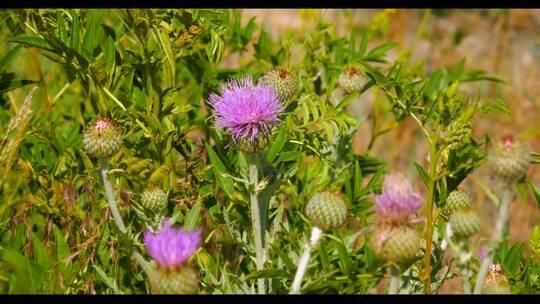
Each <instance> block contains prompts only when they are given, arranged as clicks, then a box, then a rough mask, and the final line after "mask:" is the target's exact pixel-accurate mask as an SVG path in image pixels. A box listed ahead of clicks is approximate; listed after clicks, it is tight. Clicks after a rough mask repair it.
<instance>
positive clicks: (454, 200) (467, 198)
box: [443, 187, 472, 216]
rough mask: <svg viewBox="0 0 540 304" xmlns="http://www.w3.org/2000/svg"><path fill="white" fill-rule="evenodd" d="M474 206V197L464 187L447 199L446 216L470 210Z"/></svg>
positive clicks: (451, 193) (453, 192)
mask: <svg viewBox="0 0 540 304" xmlns="http://www.w3.org/2000/svg"><path fill="white" fill-rule="evenodd" d="M471 206H472V197H471V195H470V194H469V192H467V190H465V189H464V188H462V187H459V188H458V189H456V190H454V191H452V192H450V194H449V195H448V197H447V198H446V205H445V206H444V211H443V212H444V214H445V215H447V216H449V215H450V214H452V213H454V212H456V211H457V210H459V209H462V208H469V207H471Z"/></svg>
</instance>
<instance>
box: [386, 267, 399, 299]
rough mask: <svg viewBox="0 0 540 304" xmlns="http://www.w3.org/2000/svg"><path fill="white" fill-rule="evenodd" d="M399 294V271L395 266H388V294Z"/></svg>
mask: <svg viewBox="0 0 540 304" xmlns="http://www.w3.org/2000/svg"><path fill="white" fill-rule="evenodd" d="M398 293H399V270H398V268H397V267H396V266H394V265H392V266H390V285H389V287H388V294H398Z"/></svg>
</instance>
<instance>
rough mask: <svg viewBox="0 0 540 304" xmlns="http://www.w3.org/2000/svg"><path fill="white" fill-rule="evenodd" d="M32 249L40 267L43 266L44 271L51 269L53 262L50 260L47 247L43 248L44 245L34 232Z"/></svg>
mask: <svg viewBox="0 0 540 304" xmlns="http://www.w3.org/2000/svg"><path fill="white" fill-rule="evenodd" d="M32 247H33V250H34V255H35V257H36V261H37V263H38V265H39V266H41V267H42V268H43V269H46V270H48V269H50V268H51V265H52V261H51V260H50V258H49V254H48V252H47V249H46V248H45V246H43V243H42V242H41V240H40V239H39V237H37V235H36V234H35V233H34V232H32Z"/></svg>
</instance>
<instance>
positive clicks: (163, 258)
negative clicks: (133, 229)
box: [144, 219, 202, 268]
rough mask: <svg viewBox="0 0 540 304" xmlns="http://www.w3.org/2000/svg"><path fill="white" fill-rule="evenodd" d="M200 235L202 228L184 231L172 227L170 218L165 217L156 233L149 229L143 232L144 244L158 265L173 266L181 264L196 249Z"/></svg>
mask: <svg viewBox="0 0 540 304" xmlns="http://www.w3.org/2000/svg"><path fill="white" fill-rule="evenodd" d="M201 237H202V229H198V230H194V231H185V230H184V229H182V228H174V227H173V226H172V225H171V220H170V219H166V220H165V221H164V222H163V224H161V229H160V231H159V232H158V233H157V234H156V233H154V232H152V231H151V230H146V231H145V232H144V244H145V245H146V250H147V251H148V254H149V255H150V256H151V257H152V259H153V260H154V261H156V263H157V264H158V266H160V267H164V268H175V267H179V266H182V264H184V262H186V261H187V260H188V259H189V258H190V257H191V256H192V255H193V254H194V253H195V251H197V249H198V248H199V246H200V244H201Z"/></svg>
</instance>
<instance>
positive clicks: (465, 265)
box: [444, 223, 471, 294]
mask: <svg viewBox="0 0 540 304" xmlns="http://www.w3.org/2000/svg"><path fill="white" fill-rule="evenodd" d="M452 234H453V232H452V227H451V225H450V223H447V224H446V233H445V235H444V241H445V242H446V243H447V245H448V246H449V247H450V248H451V249H452V251H454V253H456V255H458V262H457V267H458V270H459V275H460V276H461V283H462V287H463V293H464V294H471V282H470V281H469V280H470V270H469V259H470V257H471V254H470V252H468V250H467V249H466V248H467V242H466V241H465V240H461V242H460V244H459V246H458V245H456V244H455V243H454V242H453V241H452Z"/></svg>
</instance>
